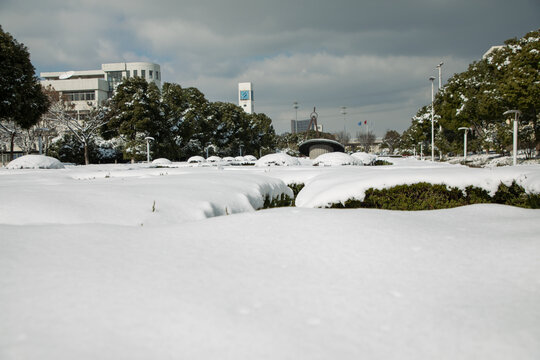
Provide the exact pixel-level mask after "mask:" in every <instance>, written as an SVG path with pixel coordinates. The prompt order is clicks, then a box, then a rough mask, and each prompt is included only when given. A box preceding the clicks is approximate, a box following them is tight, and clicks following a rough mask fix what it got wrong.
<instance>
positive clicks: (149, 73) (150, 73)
mask: <svg viewBox="0 0 540 360" xmlns="http://www.w3.org/2000/svg"><path fill="white" fill-rule="evenodd" d="M153 75H154V74H153V73H152V70H148V77H149V78H150V79H152V76H153Z"/></svg>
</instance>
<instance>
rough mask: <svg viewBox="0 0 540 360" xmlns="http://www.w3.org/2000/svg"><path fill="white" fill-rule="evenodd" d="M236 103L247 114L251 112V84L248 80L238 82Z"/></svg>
mask: <svg viewBox="0 0 540 360" xmlns="http://www.w3.org/2000/svg"><path fill="white" fill-rule="evenodd" d="M238 105H240V107H241V108H242V109H244V111H245V112H247V113H248V114H253V86H252V85H251V83H250V82H245V83H238Z"/></svg>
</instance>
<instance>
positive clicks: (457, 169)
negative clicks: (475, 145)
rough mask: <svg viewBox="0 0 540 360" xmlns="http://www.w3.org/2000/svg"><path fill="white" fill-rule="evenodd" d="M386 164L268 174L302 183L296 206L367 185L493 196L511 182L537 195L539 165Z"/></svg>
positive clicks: (352, 195) (361, 192) (351, 194)
mask: <svg viewBox="0 0 540 360" xmlns="http://www.w3.org/2000/svg"><path fill="white" fill-rule="evenodd" d="M385 160H386V161H390V162H393V163H394V165H389V166H363V167H358V166H340V167H333V168H330V167H324V168H321V169H313V168H311V167H302V168H297V169H294V170H293V169H288V168H271V169H269V170H268V172H267V174H268V175H270V176H274V177H277V178H279V179H282V180H283V181H284V182H285V183H287V184H293V183H296V184H304V185H305V187H304V188H303V189H302V190H301V191H300V193H299V194H298V197H297V198H296V206H298V207H325V206H328V205H329V204H332V203H339V202H345V201H346V200H348V199H357V200H363V199H364V196H365V192H366V190H367V189H369V188H374V189H384V188H391V187H393V186H396V185H404V184H409V185H410V184H414V183H419V182H427V183H432V184H444V185H446V186H448V187H458V188H460V189H462V190H465V188H466V187H467V186H475V187H479V188H482V189H485V190H486V191H488V192H489V193H490V195H493V194H494V193H495V192H496V191H497V188H498V186H499V185H500V184H501V183H504V184H505V185H510V184H511V183H512V181H514V180H515V181H516V183H517V184H518V185H520V186H522V187H523V188H524V189H525V191H526V192H528V193H534V194H540V166H539V165H524V166H506V167H496V168H489V169H478V168H469V167H466V166H462V165H452V164H448V163H432V162H429V161H419V160H416V159H411V158H409V159H406V158H404V159H401V158H398V159H396V158H385Z"/></svg>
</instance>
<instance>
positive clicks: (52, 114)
mask: <svg viewBox="0 0 540 360" xmlns="http://www.w3.org/2000/svg"><path fill="white" fill-rule="evenodd" d="M106 111H107V110H106V108H104V107H102V106H97V107H93V108H91V109H90V111H89V112H88V113H85V114H82V115H81V114H78V113H77V112H75V111H74V104H73V103H71V102H69V101H67V100H66V99H62V98H61V97H57V99H56V100H55V101H52V102H51V106H50V108H49V111H48V112H47V114H46V115H45V119H47V120H49V121H51V122H53V123H54V124H55V125H56V128H57V129H58V131H59V132H69V133H71V134H72V135H73V136H74V138H75V139H76V140H77V141H78V142H79V143H81V144H82V145H83V147H84V163H85V164H86V165H88V164H90V156H89V151H88V145H89V144H90V142H91V140H93V139H94V138H95V137H96V135H97V134H98V132H99V129H100V128H101V127H102V126H103V125H105V124H106V123H107V122H108V121H109V120H108V119H107V117H106V116H105V114H106Z"/></svg>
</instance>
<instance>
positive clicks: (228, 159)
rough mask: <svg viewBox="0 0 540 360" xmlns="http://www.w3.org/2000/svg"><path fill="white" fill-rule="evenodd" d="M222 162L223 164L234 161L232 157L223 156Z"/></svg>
mask: <svg viewBox="0 0 540 360" xmlns="http://www.w3.org/2000/svg"><path fill="white" fill-rule="evenodd" d="M223 161H225V162H233V161H234V158H233V157H232V156H225V157H224V158H223Z"/></svg>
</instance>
